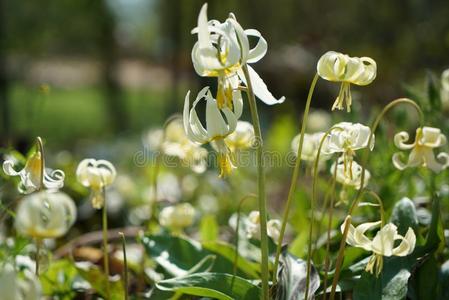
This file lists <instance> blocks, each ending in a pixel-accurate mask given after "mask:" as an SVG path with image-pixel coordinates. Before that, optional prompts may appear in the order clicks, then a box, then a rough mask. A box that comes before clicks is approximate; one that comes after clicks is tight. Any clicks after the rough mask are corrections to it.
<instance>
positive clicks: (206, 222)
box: [200, 215, 219, 242]
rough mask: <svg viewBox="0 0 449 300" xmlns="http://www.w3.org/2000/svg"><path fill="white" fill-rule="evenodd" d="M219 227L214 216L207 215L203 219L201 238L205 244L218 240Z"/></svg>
mask: <svg viewBox="0 0 449 300" xmlns="http://www.w3.org/2000/svg"><path fill="white" fill-rule="evenodd" d="M218 231H219V227H218V224H217V220H216V218H215V216H214V215H206V216H204V217H203V218H202V219H201V223H200V236H201V240H202V241H203V242H213V241H216V240H217V237H218Z"/></svg>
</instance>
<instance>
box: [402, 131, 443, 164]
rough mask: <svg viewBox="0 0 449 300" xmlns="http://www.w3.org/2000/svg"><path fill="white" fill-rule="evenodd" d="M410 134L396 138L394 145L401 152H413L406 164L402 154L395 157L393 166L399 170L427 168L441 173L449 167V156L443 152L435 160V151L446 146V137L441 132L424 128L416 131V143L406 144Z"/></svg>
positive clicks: (403, 133)
mask: <svg viewBox="0 0 449 300" xmlns="http://www.w3.org/2000/svg"><path fill="white" fill-rule="evenodd" d="M409 138H410V137H409V134H408V133H407V132H405V131H402V132H399V133H397V134H396V135H395V136H394V144H395V146H396V147H398V148H399V149H400V150H411V152H410V155H409V157H408V160H407V162H406V163H404V162H403V161H402V160H401V156H402V153H400V152H398V153H395V154H394V155H393V165H394V166H395V167H396V168H398V169H399V170H404V169H405V168H413V167H420V166H422V167H427V168H429V169H431V170H432V171H434V172H437V173H438V172H440V171H441V170H443V169H446V168H447V167H448V166H449V154H448V153H446V152H441V153H439V154H438V155H437V157H436V158H435V154H434V153H433V149H435V148H438V147H441V146H443V145H445V144H446V136H445V135H444V134H442V133H441V130H440V129H438V128H434V127H422V128H418V129H417V130H416V136H415V141H414V142H413V143H412V144H406V141H408V140H409Z"/></svg>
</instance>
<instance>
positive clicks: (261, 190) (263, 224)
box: [242, 64, 269, 300]
mask: <svg viewBox="0 0 449 300" xmlns="http://www.w3.org/2000/svg"><path fill="white" fill-rule="evenodd" d="M242 71H243V73H244V74H245V78H246V85H247V87H248V102H249V108H250V110H251V118H252V121H253V126H254V135H255V138H256V141H257V143H256V147H257V148H256V156H257V159H256V162H257V175H258V176H257V179H258V199H259V215H260V248H261V252H262V261H261V271H262V295H261V299H262V300H268V299H269V288H268V280H269V270H268V236H267V207H266V206H267V203H266V196H265V173H264V163H263V140H262V132H261V129H260V121H259V115H258V113H257V104H256V97H255V96H254V91H253V87H252V84H251V78H250V76H249V72H248V67H247V65H246V64H245V65H243V66H242Z"/></svg>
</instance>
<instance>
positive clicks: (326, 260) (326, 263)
mask: <svg viewBox="0 0 449 300" xmlns="http://www.w3.org/2000/svg"><path fill="white" fill-rule="evenodd" d="M337 162H338V158H337V160H336V161H335V166H334V176H332V187H331V191H332V192H331V193H332V194H331V200H330V203H329V219H328V224H327V238H326V256H325V257H324V279H323V298H324V300H326V298H327V292H326V291H327V276H328V272H329V252H330V245H331V243H330V242H331V228H332V217H333V214H334V201H335V186H336V182H337V167H338V163H337Z"/></svg>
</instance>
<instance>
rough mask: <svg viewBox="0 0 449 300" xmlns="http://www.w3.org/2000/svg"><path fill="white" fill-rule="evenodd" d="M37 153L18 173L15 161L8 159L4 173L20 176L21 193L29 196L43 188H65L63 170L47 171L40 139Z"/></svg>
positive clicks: (4, 165) (4, 163)
mask: <svg viewBox="0 0 449 300" xmlns="http://www.w3.org/2000/svg"><path fill="white" fill-rule="evenodd" d="M38 145H40V146H39V147H38V149H37V151H36V152H35V153H34V154H32V155H31V156H30V157H29V158H28V160H27V162H26V164H25V167H24V168H23V169H22V170H20V171H16V170H15V169H14V165H15V164H16V163H15V161H14V160H13V159H6V160H5V161H4V162H3V171H4V172H5V174H6V175H9V176H20V184H19V186H18V189H19V192H20V193H23V194H29V193H32V192H35V191H38V190H40V189H42V188H47V189H55V190H56V189H60V188H62V187H63V186H64V177H65V174H64V172H63V171H61V170H47V169H46V168H45V163H44V157H43V153H42V148H41V147H42V141H41V140H40V138H38Z"/></svg>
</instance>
